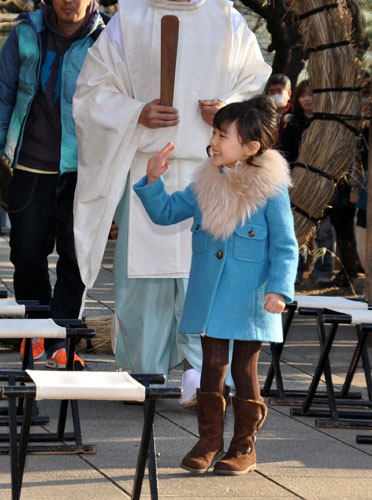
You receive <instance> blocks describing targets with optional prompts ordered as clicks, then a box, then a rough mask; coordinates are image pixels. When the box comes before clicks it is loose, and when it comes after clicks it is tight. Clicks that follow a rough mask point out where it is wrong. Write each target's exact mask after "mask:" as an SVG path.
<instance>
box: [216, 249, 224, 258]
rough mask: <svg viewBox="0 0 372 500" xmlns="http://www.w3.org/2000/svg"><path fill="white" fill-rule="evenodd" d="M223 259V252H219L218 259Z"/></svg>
mask: <svg viewBox="0 0 372 500" xmlns="http://www.w3.org/2000/svg"><path fill="white" fill-rule="evenodd" d="M222 257H223V252H222V250H218V252H217V259H222Z"/></svg>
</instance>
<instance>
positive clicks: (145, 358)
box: [114, 183, 202, 377]
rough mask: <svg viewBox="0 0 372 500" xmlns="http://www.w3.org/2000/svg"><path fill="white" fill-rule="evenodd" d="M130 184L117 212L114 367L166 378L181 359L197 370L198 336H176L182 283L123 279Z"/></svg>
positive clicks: (199, 355) (184, 281) (199, 361)
mask: <svg viewBox="0 0 372 500" xmlns="http://www.w3.org/2000/svg"><path fill="white" fill-rule="evenodd" d="M129 189H130V187H129V183H127V188H126V190H125V193H124V196H123V198H122V200H121V202H120V204H119V206H118V208H117V210H116V214H115V222H116V224H117V225H118V227H119V235H118V240H117V242H116V249H115V259H114V280H115V308H116V315H117V318H118V322H119V331H118V336H117V344H116V364H117V366H118V367H120V368H123V369H124V370H131V371H133V372H137V373H139V372H143V373H145V372H147V373H150V372H151V373H165V375H166V376H167V377H168V371H169V369H170V368H173V367H175V366H177V365H178V364H180V363H181V362H182V361H183V360H184V359H187V361H188V362H189V363H190V364H191V365H192V366H193V367H194V368H195V369H196V370H198V371H201V367H202V352H201V343H200V336H199V335H178V334H177V331H178V326H179V322H180V319H181V315H182V309H183V303H184V300H185V295H186V288H187V282H188V280H187V279H182V278H179V279H174V278H140V279H138V278H131V279H128V278H127V271H126V270H127V241H128V219H129Z"/></svg>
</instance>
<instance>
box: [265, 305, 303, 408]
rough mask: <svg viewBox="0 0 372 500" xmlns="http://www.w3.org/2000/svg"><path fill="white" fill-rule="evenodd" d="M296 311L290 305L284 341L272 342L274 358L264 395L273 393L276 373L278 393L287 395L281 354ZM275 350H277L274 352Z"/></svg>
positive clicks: (285, 324) (284, 328)
mask: <svg viewBox="0 0 372 500" xmlns="http://www.w3.org/2000/svg"><path fill="white" fill-rule="evenodd" d="M295 312H296V308H295V307H290V308H289V310H288V312H287V314H286V318H285V323H284V327H283V343H277V344H275V345H273V343H271V344H270V349H271V355H272V360H271V363H270V366H269V369H268V372H267V375H266V380H265V383H264V386H263V389H262V396H269V395H273V394H272V392H271V391H270V389H271V386H272V383H273V379H274V375H275V380H276V384H277V388H278V390H277V393H278V395H279V397H281V398H282V397H285V394H284V388H283V380H282V376H281V370H280V356H281V354H282V351H283V348H284V344H285V341H286V339H287V336H288V332H289V329H290V327H291V324H292V321H293V316H294V313H295ZM274 351H275V352H274ZM278 381H279V382H278Z"/></svg>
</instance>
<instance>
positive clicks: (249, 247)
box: [234, 224, 267, 262]
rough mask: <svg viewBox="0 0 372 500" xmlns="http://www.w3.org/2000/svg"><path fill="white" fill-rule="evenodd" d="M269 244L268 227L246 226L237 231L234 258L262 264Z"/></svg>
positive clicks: (238, 228)
mask: <svg viewBox="0 0 372 500" xmlns="http://www.w3.org/2000/svg"><path fill="white" fill-rule="evenodd" d="M266 244H267V227H265V226H260V225H258V224H245V225H244V227H241V226H239V227H237V228H236V229H235V242H234V257H235V258H236V259H238V260H246V261H248V262H261V261H262V260H263V258H264V255H265V248H266Z"/></svg>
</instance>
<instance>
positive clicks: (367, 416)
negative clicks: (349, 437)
mask: <svg viewBox="0 0 372 500" xmlns="http://www.w3.org/2000/svg"><path fill="white" fill-rule="evenodd" d="M350 323H351V316H350V315H345V314H323V315H321V318H320V324H321V325H322V327H323V329H324V324H330V326H329V332H328V335H326V334H325V329H324V334H325V341H324V343H323V345H322V347H321V354H320V357H319V360H318V364H317V367H316V370H315V372H314V375H313V379H312V382H311V384H310V387H309V390H308V392H307V395H306V397H305V399H304V401H303V404H302V406H301V407H300V408H291V415H293V416H315V417H324V418H318V419H316V421H315V425H316V426H317V427H336V428H346V429H372V411H371V410H359V409H356V408H355V406H356V405H358V406H364V407H371V406H372V402H371V400H372V381H371V367H370V364H369V359H368V353H367V351H366V341H367V337H368V335H369V333H370V332H371V331H372V324H361V325H357V326H356V332H357V338H358V341H357V345H356V348H355V350H354V354H353V357H352V360H351V363H350V365H349V369H348V372H347V375H346V378H345V381H344V384H343V387H342V389H341V391H340V395H341V398H346V399H345V400H341V401H340V400H337V399H336V397H335V391H334V387H333V383H332V376H331V370H330V365H329V353H330V351H331V348H332V345H333V342H334V339H335V337H336V333H337V329H338V326H339V325H340V324H350ZM360 358H362V361H363V368H364V374H365V378H366V383H367V390H368V396H369V400H367V401H354V402H353V401H351V400H349V399H347V398H348V394H349V389H350V386H351V382H352V379H353V377H354V374H355V370H356V367H357V364H358V361H359V359H360ZM326 372H327V374H326ZM323 373H324V374H325V377H326V387H327V396H328V408H324V409H323V408H312V405H313V404H314V403H316V402H317V399H316V389H317V387H318V385H319V381H320V377H321V376H322V374H323ZM340 403H344V405H347V406H349V409H339V408H338V407H339V406H340ZM353 407H354V408H353ZM354 419H357V420H354ZM368 420H369V421H368Z"/></svg>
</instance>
